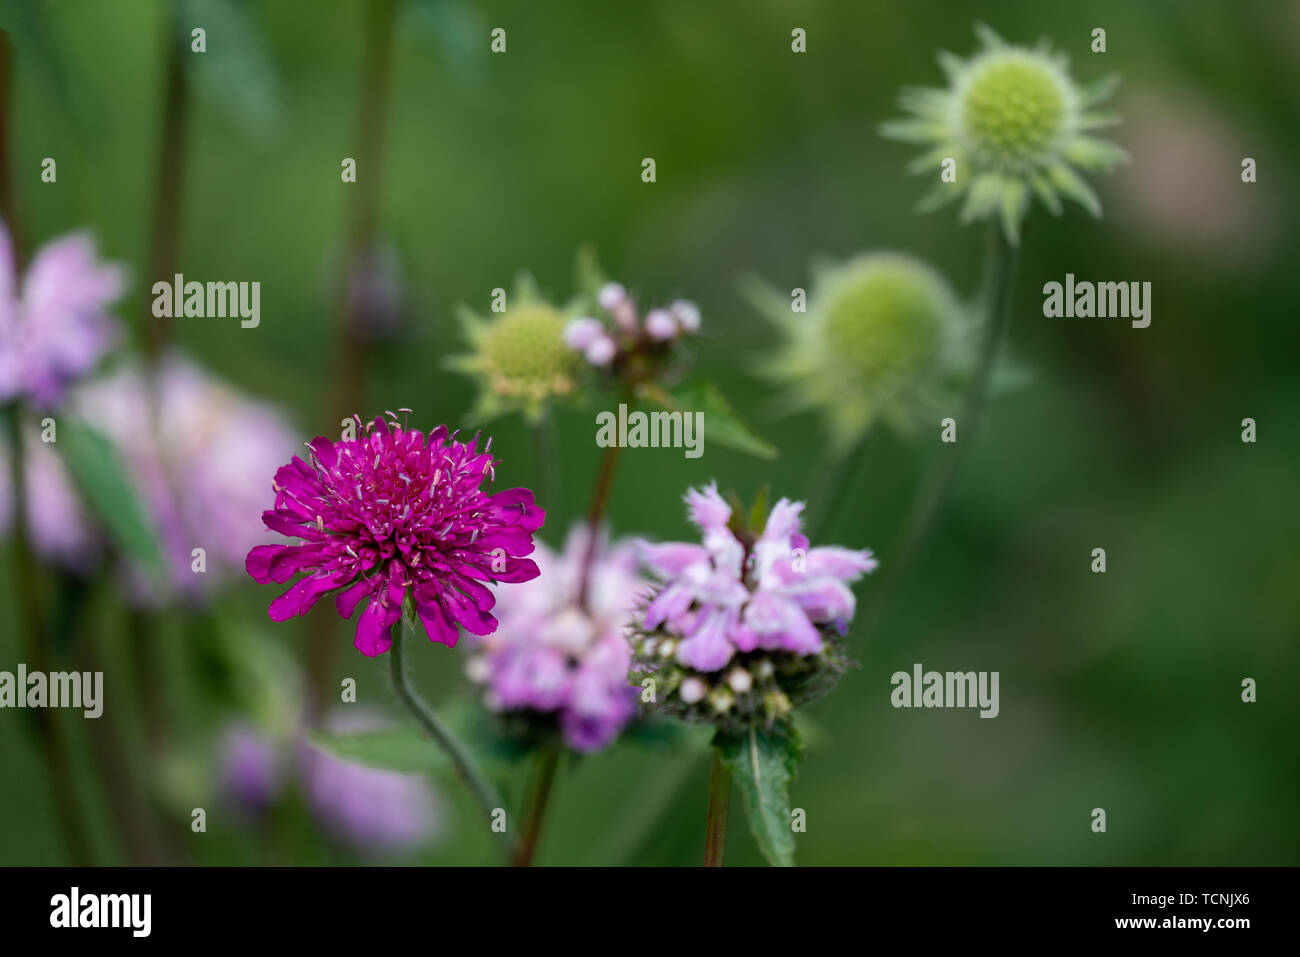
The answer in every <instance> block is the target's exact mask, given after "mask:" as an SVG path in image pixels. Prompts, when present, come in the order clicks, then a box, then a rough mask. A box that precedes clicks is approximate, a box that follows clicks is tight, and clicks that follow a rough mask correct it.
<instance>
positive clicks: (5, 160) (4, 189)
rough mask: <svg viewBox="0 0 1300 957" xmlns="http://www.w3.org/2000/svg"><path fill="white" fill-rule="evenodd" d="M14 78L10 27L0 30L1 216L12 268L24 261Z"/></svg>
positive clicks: (16, 267)
mask: <svg viewBox="0 0 1300 957" xmlns="http://www.w3.org/2000/svg"><path fill="white" fill-rule="evenodd" d="M13 82H14V45H13V38H12V37H10V36H9V31H7V30H0V219H3V220H4V222H5V225H6V226H7V227H8V229H9V239H10V243H11V245H12V247H13V253H14V269H15V270H17V269H18V268H19V266H21V264H22V261H23V254H22V248H23V244H22V242H21V241H20V239H19V234H20V232H21V230H20V229H19V223H18V204H17V203H16V202H15V201H14V185H13V170H12V169H10V162H9V159H10V157H11V156H12V155H13V139H12V137H13Z"/></svg>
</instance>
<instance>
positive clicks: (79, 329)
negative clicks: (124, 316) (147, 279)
mask: <svg viewBox="0 0 1300 957" xmlns="http://www.w3.org/2000/svg"><path fill="white" fill-rule="evenodd" d="M14 262H15V260H14V249H13V241H12V240H11V238H10V236H9V232H8V230H7V229H6V228H5V226H4V224H3V223H0V402H7V401H9V400H10V399H14V398H18V397H23V398H26V399H29V400H30V401H32V402H34V403H36V404H37V405H40V406H45V407H49V406H54V405H57V404H58V403H59V402H60V401H61V400H62V398H63V394H64V392H65V390H66V389H67V387H68V385H69V384H71V383H72V382H74V381H75V380H77V379H79V378H81V377H82V376H84V375H86V374H87V373H88V372H90V371H91V370H92V369H93V368H94V367H95V364H96V363H97V362H98V361H99V359H100V357H101V356H103V354H104V353H105V352H107V351H108V349H109V348H110V347H111V346H112V345H113V344H114V342H115V341H116V340H117V337H118V328H117V321H116V320H115V319H113V317H111V316H110V315H108V313H107V308H108V305H109V304H110V303H111V302H113V300H115V299H117V297H118V296H119V295H121V293H122V288H123V285H124V280H123V274H122V271H121V270H120V269H119V268H118V267H116V266H113V265H108V264H105V263H103V262H100V261H99V260H98V259H97V258H96V256H95V244H94V241H93V240H92V239H91V238H90V236H89V235H88V234H84V233H78V234H74V235H71V236H65V237H62V238H60V239H56V240H54V241H53V242H50V243H47V244H46V245H45V246H43V247H41V249H39V250H37V252H36V255H35V256H34V257H32V261H31V264H30V265H29V266H28V267H27V272H26V274H25V275H24V276H23V277H22V282H21V288H20V284H19V277H18V274H17V270H16V269H15V267H14Z"/></svg>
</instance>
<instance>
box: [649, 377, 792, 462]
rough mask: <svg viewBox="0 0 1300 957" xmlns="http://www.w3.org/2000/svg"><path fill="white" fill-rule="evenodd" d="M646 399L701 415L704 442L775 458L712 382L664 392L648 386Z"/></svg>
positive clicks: (676, 409) (668, 408) (772, 452)
mask: <svg viewBox="0 0 1300 957" xmlns="http://www.w3.org/2000/svg"><path fill="white" fill-rule="evenodd" d="M643 394H644V396H645V398H646V399H648V400H649V401H651V402H654V403H656V404H657V405H660V406H662V407H663V408H665V409H667V410H668V411H669V412H702V413H704V436H703V439H704V441H705V442H706V443H707V442H716V443H718V445H721V446H724V447H726V448H729V449H734V450H736V451H737V452H746V453H748V454H749V455H754V456H757V457H758V458H760V459H774V458H776V456H777V451H776V448H775V447H774V446H772V445H770V444H768V443H767V442H765V441H763V440H762V439H760V438H759V437H758V436H757V435H755V434H754V433H753V432H752V431H751V430H750V428H749V426H748V425H746V424H745V422H744V421H743V420H742V419H741V418H740V416H739V415H737V414H736V412H735V410H733V409H732V408H731V405H730V404H729V403H728V402H727V400H726V398H724V397H723V395H722V393H721V392H719V391H718V388H717V387H716V386H714V385H713V384H711V383H708V382H701V383H699V384H697V385H689V386H683V387H681V388H678V389H674V390H673V391H672V392H667V391H665V390H664V389H660V388H657V387H651V388H648V389H645V390H643Z"/></svg>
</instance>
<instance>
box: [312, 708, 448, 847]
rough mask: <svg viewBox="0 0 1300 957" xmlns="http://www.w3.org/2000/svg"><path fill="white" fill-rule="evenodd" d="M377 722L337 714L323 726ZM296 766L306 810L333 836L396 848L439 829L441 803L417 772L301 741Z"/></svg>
mask: <svg viewBox="0 0 1300 957" xmlns="http://www.w3.org/2000/svg"><path fill="white" fill-rule="evenodd" d="M378 724H379V722H378V721H377V720H376V719H375V718H373V717H372V716H369V715H365V714H358V715H353V714H347V715H344V714H338V715H335V716H333V717H332V718H331V719H329V720H327V721H326V725H325V726H326V728H327V730H330V731H334V732H348V731H362V730H366V729H368V728H372V727H375V726H377V725H378ZM298 765H299V768H300V770H301V772H302V782H303V791H304V793H305V794H306V797H307V804H308V806H309V807H310V808H311V810H312V813H313V814H315V816H316V817H317V819H318V820H319V821H320V822H321V824H322V825H323V826H324V827H325V829H326V830H327V831H329V833H331V834H332V835H333V836H334V837H335V838H337V839H338V840H341V841H344V842H345V843H347V844H349V845H351V846H352V847H354V848H355V849H357V850H360V851H371V852H377V853H381V852H384V851H391V850H396V849H398V848H402V847H407V846H410V845H414V844H419V843H422V842H424V841H427V840H429V839H431V838H432V837H434V836H435V835H436V834H437V833H438V831H439V830H440V829H441V822H442V819H443V817H444V814H443V811H442V808H441V807H440V805H439V802H438V801H437V799H436V798H435V796H434V792H433V790H432V789H431V788H430V787H429V784H428V782H427V781H426V780H425V779H424V778H423V777H421V776H420V775H418V774H400V773H398V772H396V771H385V770H381V769H378V768H370V767H366V766H364V765H361V764H353V763H351V762H349V761H344V760H342V759H340V758H336V757H334V756H333V755H331V754H327V753H325V752H324V751H322V750H321V749H320V748H317V747H316V746H314V745H312V744H310V743H308V742H306V741H303V742H302V743H301V744H299V746H298Z"/></svg>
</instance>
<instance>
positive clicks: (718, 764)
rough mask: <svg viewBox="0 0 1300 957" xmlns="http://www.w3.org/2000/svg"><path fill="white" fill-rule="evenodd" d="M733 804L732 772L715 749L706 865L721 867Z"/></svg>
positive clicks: (710, 784)
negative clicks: (728, 813)
mask: <svg viewBox="0 0 1300 957" xmlns="http://www.w3.org/2000/svg"><path fill="white" fill-rule="evenodd" d="M730 805H731V772H730V771H728V770H727V766H726V765H725V764H723V763H722V752H721V751H719V750H718V749H717V748H714V749H713V769H712V770H711V771H710V772H709V820H708V824H707V825H706V830H705V832H704V866H705V867H721V866H722V856H723V854H724V853H725V852H726V849H727V811H728V809H729V808H730Z"/></svg>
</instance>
